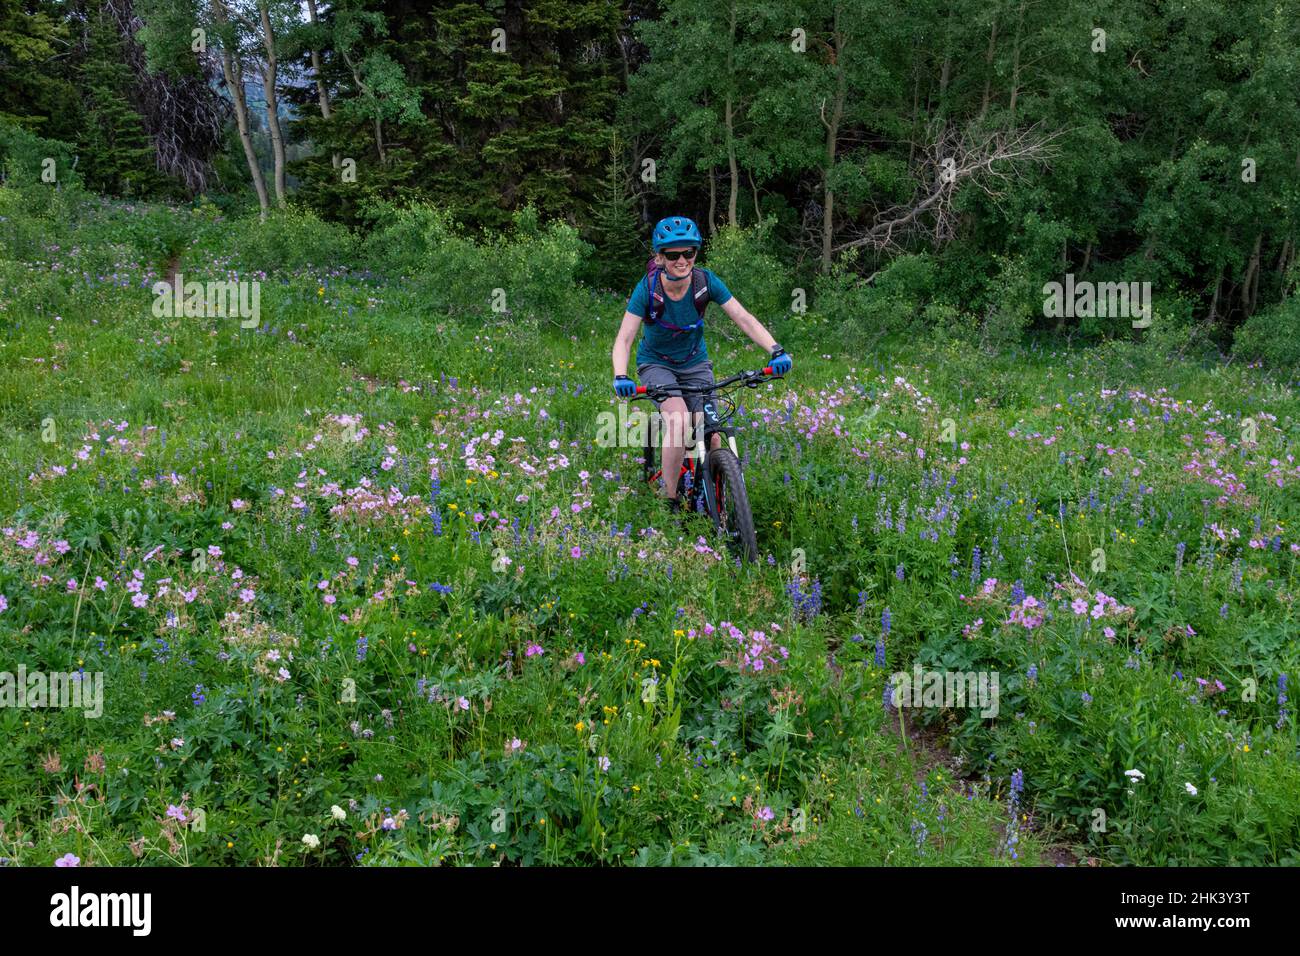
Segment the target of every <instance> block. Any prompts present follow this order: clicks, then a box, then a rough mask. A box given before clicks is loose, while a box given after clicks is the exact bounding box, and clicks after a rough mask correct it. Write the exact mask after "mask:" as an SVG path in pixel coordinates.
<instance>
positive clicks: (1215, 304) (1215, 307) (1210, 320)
mask: <svg viewBox="0 0 1300 956" xmlns="http://www.w3.org/2000/svg"><path fill="white" fill-rule="evenodd" d="M1222 285H1223V266H1219V274H1218V275H1216V276H1215V277H1214V295H1213V297H1211V299H1210V314H1209V316H1208V317H1207V318H1206V320H1205V324H1206V325H1213V324H1214V320H1215V318H1216V317H1217V315H1218V312H1219V288H1220V286H1222Z"/></svg>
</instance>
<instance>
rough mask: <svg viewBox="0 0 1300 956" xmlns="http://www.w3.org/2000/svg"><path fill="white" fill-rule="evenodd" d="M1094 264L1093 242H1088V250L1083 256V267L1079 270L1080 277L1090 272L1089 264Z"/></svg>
mask: <svg viewBox="0 0 1300 956" xmlns="http://www.w3.org/2000/svg"><path fill="white" fill-rule="evenodd" d="M1090 262H1092V240H1091V239H1089V240H1088V249H1087V251H1085V252H1084V254H1083V265H1082V266H1081V267H1080V268H1079V275H1083V274H1084V273H1085V272H1087V271H1088V263H1090Z"/></svg>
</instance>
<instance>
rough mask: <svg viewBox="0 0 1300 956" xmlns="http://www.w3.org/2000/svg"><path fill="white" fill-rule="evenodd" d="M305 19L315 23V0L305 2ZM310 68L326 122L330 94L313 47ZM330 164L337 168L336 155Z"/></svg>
mask: <svg viewBox="0 0 1300 956" xmlns="http://www.w3.org/2000/svg"><path fill="white" fill-rule="evenodd" d="M307 19H308V20H310V21H311V23H312V24H313V25H315V24H316V22H317V19H316V0H307ZM311 68H312V72H313V73H315V74H316V96H317V98H318V99H319V100H320V115H321V119H323V120H326V121H328V120H329V118H330V114H331V110H330V93H329V90H328V89H326V88H325V77H324V76H323V75H322V72H321V59H320V50H317V49H316V48H315V47H313V48H312V51H311ZM331 162H332V163H333V165H334V168H335V169H338V168H339V154H338V153H334V154H333V156H332V157H331Z"/></svg>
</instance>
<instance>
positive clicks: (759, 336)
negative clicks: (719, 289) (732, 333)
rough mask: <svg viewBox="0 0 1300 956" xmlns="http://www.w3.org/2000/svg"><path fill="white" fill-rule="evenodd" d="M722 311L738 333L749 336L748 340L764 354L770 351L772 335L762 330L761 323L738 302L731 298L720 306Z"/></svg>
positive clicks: (773, 340) (773, 343)
mask: <svg viewBox="0 0 1300 956" xmlns="http://www.w3.org/2000/svg"><path fill="white" fill-rule="evenodd" d="M722 311H723V312H725V313H727V315H729V316H730V317H731V321H733V322H735V323H736V326H737V327H738V328H739V329H740V331H742V332H744V333H745V334H746V335H748V336H749V338H750V340H751V341H752V342H753V343H754V344H755V345H757V346H758V347H759V348H761V349H762V350H763V351H764V352H770V351H772V346H773V345H775V344H776V339H774V338H772V333H771V332H769V331H768V330H767V329H765V328H763V323H762V322H760V321H758V319H756V318H754V316H753V314H752V313H751V312H750V311H749V310H748V309H746V308H745V307H744V306H743V305H741V304H740V300H739V299H737V298H736V297H735V296H732V297H731V298H730V299H728V300H727V302H726V304H725V305H723V306H722Z"/></svg>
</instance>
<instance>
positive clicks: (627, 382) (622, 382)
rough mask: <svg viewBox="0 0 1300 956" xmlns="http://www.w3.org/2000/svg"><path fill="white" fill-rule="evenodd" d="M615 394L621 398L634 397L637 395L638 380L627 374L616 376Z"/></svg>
mask: <svg viewBox="0 0 1300 956" xmlns="http://www.w3.org/2000/svg"><path fill="white" fill-rule="evenodd" d="M614 394H615V395H617V396H618V397H619V398H632V397H633V396H635V395H636V382H634V381H632V380H631V379H630V378H628V377H627V376H626V375H618V376H615V378H614Z"/></svg>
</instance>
